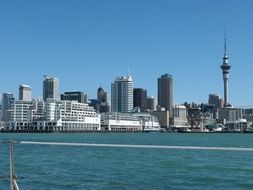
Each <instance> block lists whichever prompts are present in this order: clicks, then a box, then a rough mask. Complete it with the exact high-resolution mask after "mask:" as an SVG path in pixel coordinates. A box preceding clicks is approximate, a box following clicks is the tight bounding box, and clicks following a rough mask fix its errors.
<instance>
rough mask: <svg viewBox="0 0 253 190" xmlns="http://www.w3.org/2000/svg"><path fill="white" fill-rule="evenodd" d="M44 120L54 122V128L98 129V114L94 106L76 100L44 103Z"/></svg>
mask: <svg viewBox="0 0 253 190" xmlns="http://www.w3.org/2000/svg"><path fill="white" fill-rule="evenodd" d="M45 109H46V121H51V122H53V121H54V122H56V125H55V126H53V127H54V130H59V131H84V130H87V131H96V130H100V115H99V114H97V113H96V112H95V110H94V108H92V107H90V106H89V105H88V104H85V103H78V102H77V101H52V100H48V101H47V102H46V105H45Z"/></svg>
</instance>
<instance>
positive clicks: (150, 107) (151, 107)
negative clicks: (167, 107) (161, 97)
mask: <svg viewBox="0 0 253 190" xmlns="http://www.w3.org/2000/svg"><path fill="white" fill-rule="evenodd" d="M147 109H148V110H151V111H154V110H155V98H154V97H153V96H148V97H147Z"/></svg>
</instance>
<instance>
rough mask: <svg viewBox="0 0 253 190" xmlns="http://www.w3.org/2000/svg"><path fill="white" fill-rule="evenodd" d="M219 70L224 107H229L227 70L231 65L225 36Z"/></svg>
mask: <svg viewBox="0 0 253 190" xmlns="http://www.w3.org/2000/svg"><path fill="white" fill-rule="evenodd" d="M220 68H221V69H222V74H223V82H224V107H231V105H230V104H229V103H228V79H229V70H230V68H231V65H230V64H229V62H228V55H227V41H226V36H225V39H224V56H223V64H222V65H221V66H220Z"/></svg>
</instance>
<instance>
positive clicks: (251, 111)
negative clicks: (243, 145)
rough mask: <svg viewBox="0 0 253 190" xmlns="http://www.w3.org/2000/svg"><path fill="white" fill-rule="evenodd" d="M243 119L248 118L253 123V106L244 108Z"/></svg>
mask: <svg viewBox="0 0 253 190" xmlns="http://www.w3.org/2000/svg"><path fill="white" fill-rule="evenodd" d="M242 112H243V113H242V114H243V116H242V117H243V119H246V120H247V121H248V122H250V123H251V125H252V123H253V108H244V109H242Z"/></svg>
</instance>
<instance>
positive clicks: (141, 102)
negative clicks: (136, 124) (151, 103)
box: [134, 88, 147, 111]
mask: <svg viewBox="0 0 253 190" xmlns="http://www.w3.org/2000/svg"><path fill="white" fill-rule="evenodd" d="M134 108H139V109H140V111H145V110H147V90H146V89H143V88H134Z"/></svg>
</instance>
